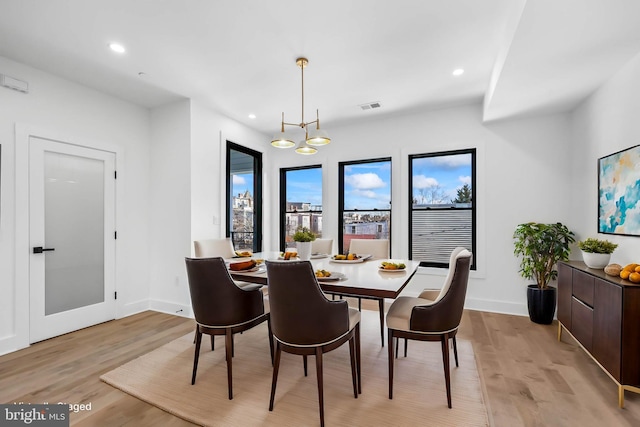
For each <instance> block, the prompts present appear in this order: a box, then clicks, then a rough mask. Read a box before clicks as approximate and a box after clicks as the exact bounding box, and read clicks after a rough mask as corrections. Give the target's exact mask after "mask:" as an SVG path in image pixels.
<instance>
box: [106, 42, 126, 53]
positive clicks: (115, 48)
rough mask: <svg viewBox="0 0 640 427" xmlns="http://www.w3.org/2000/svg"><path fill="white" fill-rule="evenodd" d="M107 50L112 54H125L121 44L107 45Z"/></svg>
mask: <svg viewBox="0 0 640 427" xmlns="http://www.w3.org/2000/svg"><path fill="white" fill-rule="evenodd" d="M109 49H111V50H112V51H114V52H118V53H124V52H125V48H124V46H122V45H121V44H118V43H109Z"/></svg>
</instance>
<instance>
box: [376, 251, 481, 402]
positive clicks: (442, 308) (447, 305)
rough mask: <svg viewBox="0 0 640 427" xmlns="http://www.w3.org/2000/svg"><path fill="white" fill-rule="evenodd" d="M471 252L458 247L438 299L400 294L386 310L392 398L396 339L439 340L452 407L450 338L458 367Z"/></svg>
mask: <svg viewBox="0 0 640 427" xmlns="http://www.w3.org/2000/svg"><path fill="white" fill-rule="evenodd" d="M470 266H471V252H469V251H468V250H466V249H464V248H456V249H454V251H453V252H452V254H451V260H450V263H449V270H450V272H449V275H448V277H447V281H446V282H445V284H444V286H443V288H442V289H441V291H440V292H439V294H438V295H437V296H436V298H435V300H430V299H426V298H421V297H424V296H426V295H425V294H424V293H423V294H421V295H420V296H419V297H400V298H398V299H396V300H395V301H394V302H393V304H391V307H390V308H389V311H388V312H387V328H388V344H389V345H388V347H389V348H388V350H387V351H388V353H389V399H393V364H394V358H393V344H394V341H393V340H394V338H405V339H410V340H418V341H440V343H441V347H442V361H443V364H444V378H445V386H446V390H447V405H448V406H449V408H451V378H450V368H449V339H452V340H453V344H454V354H455V358H456V366H457V365H458V352H457V346H456V343H455V336H456V333H457V331H458V326H459V325H460V320H461V318H462V310H463V308H464V300H465V297H466V294H467V283H468V281H469V269H470Z"/></svg>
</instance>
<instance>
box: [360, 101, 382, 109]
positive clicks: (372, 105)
mask: <svg viewBox="0 0 640 427" xmlns="http://www.w3.org/2000/svg"><path fill="white" fill-rule="evenodd" d="M360 108H362V109H363V110H372V109H374V108H380V101H376V102H367V103H366V104H360Z"/></svg>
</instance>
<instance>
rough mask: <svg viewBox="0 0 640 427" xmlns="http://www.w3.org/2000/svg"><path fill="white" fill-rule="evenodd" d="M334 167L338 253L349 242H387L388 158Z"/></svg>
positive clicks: (389, 236)
mask: <svg viewBox="0 0 640 427" xmlns="http://www.w3.org/2000/svg"><path fill="white" fill-rule="evenodd" d="M338 167H339V172H338V173H339V176H338V180H339V184H338V186H339V187H338V191H339V199H338V209H339V219H338V220H339V224H340V226H339V227H340V228H339V234H340V235H339V239H338V249H339V250H340V252H341V253H346V252H347V251H348V250H349V244H350V242H351V239H389V240H391V158H382V159H370V160H361V161H354V162H340V163H339V165H338Z"/></svg>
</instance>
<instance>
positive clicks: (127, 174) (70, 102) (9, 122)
mask: <svg viewBox="0 0 640 427" xmlns="http://www.w3.org/2000/svg"><path fill="white" fill-rule="evenodd" d="M0 73H2V74H6V75H9V76H12V77H15V78H18V79H21V80H25V81H27V82H28V83H29V93H28V94H23V93H19V92H15V91H12V90H9V89H5V88H0V144H1V145H2V165H1V166H2V171H1V174H2V175H1V177H0V180H1V181H0V182H1V200H0V203H1V208H0V209H1V210H0V295H1V297H0V354H2V353H6V352H8V351H11V350H14V349H16V348H20V347H24V346H26V345H27V344H28V329H25V327H24V326H25V325H24V322H21V321H19V320H20V319H24V315H25V313H27V316H28V312H29V301H28V292H25V287H27V286H28V283H16V273H17V272H16V271H15V268H14V265H15V260H16V257H15V253H14V248H15V243H16V242H15V224H16V215H26V214H27V212H17V213H16V212H15V206H16V194H15V186H16V178H15V177H16V174H17V173H18V172H19V171H16V165H15V148H16V147H15V124H16V123H21V124H25V125H30V126H37V127H38V128H40V129H48V130H51V131H52V132H54V133H57V134H64V135H70V136H73V137H76V138H77V139H80V140H87V141H95V142H99V143H102V144H105V145H111V146H116V147H118V149H119V150H120V151H121V153H122V156H121V159H119V160H120V161H121V164H119V167H120V166H121V171H122V173H121V175H120V180H119V181H118V191H120V192H122V193H123V194H121V199H122V200H123V203H122V204H123V206H119V210H118V212H119V213H121V214H122V215H119V217H118V218H117V222H118V226H119V230H118V231H119V239H118V243H117V244H118V258H117V260H116V263H117V272H116V277H117V278H118V280H119V281H118V283H117V288H118V291H119V295H121V297H120V298H119V301H118V314H119V315H125V314H128V313H131V312H134V311H135V310H138V309H140V308H141V307H140V305H139V304H135V302H136V301H139V300H144V301H145V302H146V301H147V300H148V283H149V279H148V272H149V258H148V228H147V220H148V218H149V207H148V206H149V200H148V196H147V191H148V188H149V153H150V145H149V113H148V110H146V109H144V108H140V107H137V106H134V105H132V104H129V103H127V102H123V101H121V100H118V99H116V98H113V97H110V96H107V95H105V94H102V93H99V92H97V91H94V90H92V89H89V88H86V87H84V86H81V85H78V84H75V83H72V82H69V81H67V80H64V79H60V78H58V77H55V76H53V75H50V74H47V73H44V72H42V71H39V70H36V69H33V68H31V67H27V66H24V65H22V64H19V63H17V62H14V61H11V60H9V59H6V58H3V57H0ZM20 273H22V275H20V274H19V275H18V276H19V277H25V276H24V272H20ZM27 274H28V272H27ZM18 290H19V291H20V292H17V291H18ZM23 295H24V296H23ZM25 330H26V331H27V332H25Z"/></svg>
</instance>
